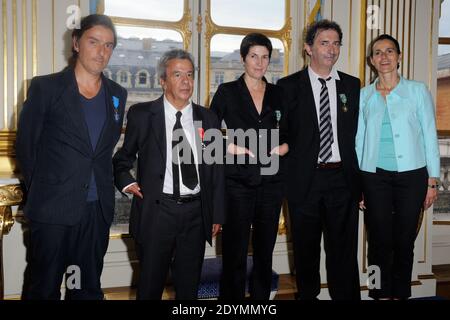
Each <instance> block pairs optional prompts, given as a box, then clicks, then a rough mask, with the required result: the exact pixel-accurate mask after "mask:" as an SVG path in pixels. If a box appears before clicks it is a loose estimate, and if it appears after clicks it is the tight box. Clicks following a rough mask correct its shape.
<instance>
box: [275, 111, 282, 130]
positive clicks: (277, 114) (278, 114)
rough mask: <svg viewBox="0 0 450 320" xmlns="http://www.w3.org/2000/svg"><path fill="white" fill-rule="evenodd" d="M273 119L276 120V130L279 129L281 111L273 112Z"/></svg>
mask: <svg viewBox="0 0 450 320" xmlns="http://www.w3.org/2000/svg"><path fill="white" fill-rule="evenodd" d="M275 119H276V120H277V124H276V128H277V129H280V120H281V111H280V110H275Z"/></svg>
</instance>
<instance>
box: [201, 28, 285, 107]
mask: <svg viewBox="0 0 450 320" xmlns="http://www.w3.org/2000/svg"><path fill="white" fill-rule="evenodd" d="M243 38H244V37H243V36H236V35H225V34H218V35H215V36H214V37H213V38H212V39H211V64H210V66H211V69H210V76H209V79H210V87H209V88H210V101H211V99H212V97H213V96H214V93H215V92H216V90H217V87H218V86H219V84H221V83H223V82H229V81H234V80H236V79H237V78H239V77H240V76H241V75H242V73H243V72H244V67H243V66H242V62H241V55H240V53H239V47H240V45H241V41H242V39H243ZM270 41H271V42H272V47H273V50H272V58H271V60H270V64H269V68H268V69H267V72H266V75H265V77H266V79H267V81H268V82H274V80H275V82H276V80H278V79H279V78H281V77H283V70H284V48H283V43H282V42H281V41H280V40H279V39H270Z"/></svg>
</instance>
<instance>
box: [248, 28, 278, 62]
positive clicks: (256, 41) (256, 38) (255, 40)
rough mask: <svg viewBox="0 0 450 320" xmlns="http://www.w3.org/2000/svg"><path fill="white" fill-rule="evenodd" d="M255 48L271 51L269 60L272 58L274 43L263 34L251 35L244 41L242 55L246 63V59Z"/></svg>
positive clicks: (254, 33) (255, 33)
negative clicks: (259, 47) (261, 47)
mask: <svg viewBox="0 0 450 320" xmlns="http://www.w3.org/2000/svg"><path fill="white" fill-rule="evenodd" d="M253 46H263V47H266V48H267V50H269V59H270V58H271V57H272V42H270V39H269V38H267V37H266V36H265V35H263V34H262V33H257V32H253V33H249V34H248V35H246V36H245V37H244V39H242V42H241V48H240V53H241V57H242V59H243V60H244V61H245V58H246V57H247V55H248V52H249V50H250V48H251V47H253Z"/></svg>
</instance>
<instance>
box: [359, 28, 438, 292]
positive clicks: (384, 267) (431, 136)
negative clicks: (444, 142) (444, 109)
mask: <svg viewBox="0 0 450 320" xmlns="http://www.w3.org/2000/svg"><path fill="white" fill-rule="evenodd" d="M369 59H370V63H371V65H372V67H373V68H374V69H375V70H376V72H377V74H378V78H377V79H376V80H375V81H374V83H372V84H371V85H369V86H366V87H364V88H363V89H362V90H361V98H360V111H359V122H358V133H357V136H356V152H357V155H358V161H359V166H360V169H361V171H362V183H363V196H364V200H363V201H362V202H361V204H360V206H361V208H363V209H366V211H365V219H364V220H365V224H366V228H367V234H368V247H369V248H368V262H369V265H372V266H378V267H379V268H380V273H381V285H380V286H379V288H375V289H372V290H370V291H369V296H370V297H372V298H374V299H407V298H408V297H410V296H411V273H412V266H413V259H414V241H415V239H416V236H417V230H418V226H419V223H420V215H421V211H422V209H423V210H426V209H428V208H429V207H430V206H431V205H432V204H433V202H434V201H435V200H436V198H437V187H438V177H439V176H440V164H439V148H438V140H437V133H436V123H435V116H434V107H433V101H432V98H431V94H430V92H429V91H428V89H427V87H426V86H425V84H423V83H421V82H417V81H411V80H406V79H404V78H403V77H401V76H400V75H399V73H398V71H397V69H398V66H399V63H400V60H401V52H400V46H399V43H398V41H397V40H396V39H395V38H393V37H391V36H389V35H386V34H383V35H380V36H378V37H377V38H376V39H375V40H374V41H372V43H371V47H370V56H369Z"/></svg>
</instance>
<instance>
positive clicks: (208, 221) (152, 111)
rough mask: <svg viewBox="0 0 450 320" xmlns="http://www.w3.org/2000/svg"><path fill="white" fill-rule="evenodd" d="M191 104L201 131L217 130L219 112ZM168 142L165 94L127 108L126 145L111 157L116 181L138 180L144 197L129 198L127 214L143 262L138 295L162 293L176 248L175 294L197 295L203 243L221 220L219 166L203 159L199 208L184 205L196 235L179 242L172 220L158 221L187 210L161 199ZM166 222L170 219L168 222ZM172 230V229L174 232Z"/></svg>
mask: <svg viewBox="0 0 450 320" xmlns="http://www.w3.org/2000/svg"><path fill="white" fill-rule="evenodd" d="M192 107H193V120H194V121H202V128H203V129H204V130H205V131H206V130H208V129H210V128H215V129H219V124H218V121H217V117H216V116H215V115H214V114H213V113H212V112H211V111H209V110H208V109H205V108H203V107H201V106H199V105H196V104H194V103H193V104H192ZM196 132H197V130H196ZM198 138H199V136H196V139H198ZM166 143H167V141H166V129H165V112H164V98H163V96H162V97H160V98H159V99H157V100H155V101H152V102H147V103H140V104H136V105H134V106H132V107H131V108H130V111H129V112H128V122H127V128H126V133H125V140H124V144H123V146H122V148H121V149H120V150H119V151H118V152H117V153H116V154H115V156H114V161H113V162H114V174H115V182H116V186H117V187H118V188H119V189H120V190H122V189H123V188H124V187H125V186H127V185H129V184H131V183H133V182H135V181H136V180H137V183H138V184H139V186H140V188H141V192H142V194H143V195H144V198H143V199H140V198H138V197H133V201H132V207H131V217H130V232H131V234H132V235H133V237H134V238H135V240H136V243H137V245H138V250H139V259H140V265H141V274H140V279H139V286H138V298H139V299H160V298H161V294H162V292H163V289H164V284H165V279H166V275H167V272H168V269H169V265H170V261H171V259H172V255H173V252H174V251H175V256H176V257H175V260H177V261H176V265H175V266H172V271H173V273H174V274H173V275H174V281H175V282H176V283H175V285H176V286H177V287H176V291H177V292H176V294H177V298H189V299H191V298H196V296H197V291H196V290H197V287H198V282H199V278H200V272H201V263H202V261H203V256H204V246H205V242H206V241H208V242H209V243H211V241H212V238H211V234H212V224H222V223H223V222H224V219H225V217H224V209H223V208H224V186H223V184H224V172H223V166H221V165H216V164H213V165H209V164H206V163H201V164H199V165H198V170H199V178H200V179H199V180H200V181H199V183H200V188H201V191H200V197H201V209H200V210H196V209H195V208H194V207H192V210H190V207H189V208H188V209H186V210H187V211H189V216H191V214H192V219H196V218H199V219H200V220H199V221H200V226H196V227H195V230H199V231H200V234H198V233H197V234H195V233H190V234H189V240H186V241H179V238H177V237H178V236H179V235H178V234H177V230H171V229H175V224H176V222H173V221H169V218H167V219H166V220H167V221H162V219H163V216H165V213H167V212H169V213H172V214H173V215H174V216H175V215H177V212H178V211H181V210H185V209H183V206H184V207H186V206H188V204H181V205H180V207H178V209H177V207H176V205H175V206H172V205H170V203H167V202H166V201H163V200H164V199H163V198H164V197H163V185H164V178H165V169H166V153H167V151H166ZM205 143H207V142H206V141H205ZM197 152H198V154H199V155H200V153H201V152H202V151H201V148H200V150H198V148H197ZM137 156H138V157H137ZM136 158H137V161H138V163H137V177H136V180H135V179H134V178H133V176H131V174H130V170H131V169H132V168H133V164H134V161H135V160H136ZM163 207H164V208H163ZM174 211H175V212H174ZM191 211H192V212H191ZM162 212H164V215H163V214H162ZM195 214H197V215H198V216H197V217H196V216H195ZM175 219H177V218H175ZM165 222H167V223H173V224H171V225H170V226H168V225H165V224H164V223H165ZM187 223H190V222H189V221H188V222H186V221H184V222H181V224H182V225H187ZM172 226H173V227H174V228H172ZM171 233H174V235H173V237H172V235H171ZM192 234H194V235H192ZM168 238H170V239H168ZM184 250H185V251H186V252H190V254H191V256H189V255H188V256H184V255H183V251H184ZM178 268H182V269H181V270H179V269H178Z"/></svg>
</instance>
